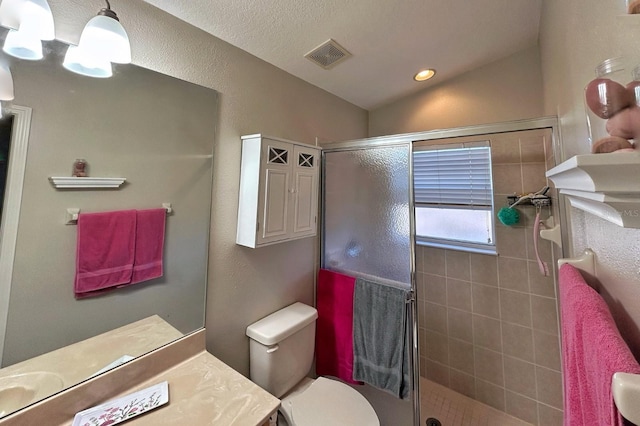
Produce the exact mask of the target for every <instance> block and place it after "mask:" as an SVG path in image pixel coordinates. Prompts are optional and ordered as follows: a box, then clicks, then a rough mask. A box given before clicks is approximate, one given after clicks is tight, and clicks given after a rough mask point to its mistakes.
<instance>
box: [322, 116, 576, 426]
mask: <svg viewBox="0 0 640 426" xmlns="http://www.w3.org/2000/svg"><path fill="white" fill-rule="evenodd" d="M537 129H551V138H552V145H551V146H552V149H553V156H554V158H555V159H556V161H557V162H558V164H559V163H560V162H562V161H564V160H565V153H564V150H563V149H562V144H561V141H560V133H559V126H558V119H557V117H552V116H550V117H540V118H534V119H526V120H515V121H508V122H500V123H490V124H481V125H475V126H465V127H456V128H451V129H438V130H428V131H424V132H415V133H403V134H398V135H390V136H376V137H371V138H365V139H357V140H349V141H344V142H336V143H332V144H330V145H329V146H327V147H322V166H323V168H322V170H324V164H325V154H326V153H329V152H340V151H356V150H367V149H372V148H391V147H405V146H408V147H409V150H408V151H409V176H407V179H409V232H410V235H409V243H410V244H411V247H410V253H411V259H410V267H411V271H410V280H411V300H410V307H411V308H410V309H409V322H410V324H411V339H412V341H411V347H412V351H411V360H410V363H411V365H412V369H413V370H412V388H411V391H412V395H413V401H412V402H413V424H414V426H419V425H420V354H419V347H418V318H417V307H416V294H417V293H416V266H415V258H416V253H415V250H416V241H415V238H416V230H415V202H414V193H413V142H416V141H425V140H433V139H447V138H456V137H464V136H482V135H488V134H495V133H506V132H517V131H524V130H537ZM325 183H326V182H325V174H324V173H322V174H321V188H320V195H321V196H322V200H323V199H324V192H325V188H326V186H325ZM321 206H322V207H321V211H320V227H321V228H320V229H321V232H320V265H324V261H325V259H324V253H325V238H324V234H325V206H324V203H323V202H321ZM558 211H559V212H560V216H561V217H560V223H562V224H566V223H568V222H567V220H566V219H567V217H566V215H567V206H566V202H565V200H564V197H559V209H558ZM566 228H567V227H566V226H563V227H562V228H561V231H562V232H561V234H562V249H561V250H562V253H564V252H566V250H567V249H568V248H569V238H568V235H569V233H568V230H567V229H566ZM314 294H315V292H314Z"/></svg>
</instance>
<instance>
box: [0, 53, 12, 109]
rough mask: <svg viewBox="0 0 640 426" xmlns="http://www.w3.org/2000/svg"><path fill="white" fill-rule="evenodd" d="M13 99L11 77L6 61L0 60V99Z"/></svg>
mask: <svg viewBox="0 0 640 426" xmlns="http://www.w3.org/2000/svg"><path fill="white" fill-rule="evenodd" d="M11 100H13V77H12V76H11V70H10V69H9V66H8V65H7V64H6V63H3V62H0V101H11Z"/></svg>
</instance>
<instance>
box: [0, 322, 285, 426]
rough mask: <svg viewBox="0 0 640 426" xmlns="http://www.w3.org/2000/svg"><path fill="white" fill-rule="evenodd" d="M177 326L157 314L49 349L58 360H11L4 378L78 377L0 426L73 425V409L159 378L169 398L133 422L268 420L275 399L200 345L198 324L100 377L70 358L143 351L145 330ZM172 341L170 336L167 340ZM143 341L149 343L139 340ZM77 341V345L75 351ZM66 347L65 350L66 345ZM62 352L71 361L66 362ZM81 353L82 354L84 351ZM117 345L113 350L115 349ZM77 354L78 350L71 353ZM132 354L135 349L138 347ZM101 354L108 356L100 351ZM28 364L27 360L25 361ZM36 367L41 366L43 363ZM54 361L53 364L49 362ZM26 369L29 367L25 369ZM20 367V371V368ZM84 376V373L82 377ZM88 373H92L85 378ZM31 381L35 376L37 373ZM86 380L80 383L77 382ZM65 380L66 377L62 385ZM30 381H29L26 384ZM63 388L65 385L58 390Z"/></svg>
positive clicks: (259, 425)
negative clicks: (166, 386) (140, 346)
mask: <svg viewBox="0 0 640 426" xmlns="http://www.w3.org/2000/svg"><path fill="white" fill-rule="evenodd" d="M173 333H178V331H177V330H175V329H173V330H172V327H171V326H170V325H169V324H167V323H166V322H164V321H163V320H162V319H160V318H159V317H157V316H153V317H150V318H147V319H144V320H142V321H138V322H136V323H134V324H131V325H130V326H125V327H122V328H121V329H118V330H114V331H113V332H110V333H106V336H97V337H95V338H92V339H88V340H87V341H84V342H80V343H78V344H75V345H71V346H72V347H73V348H71V347H68V348H62V349H60V350H58V351H54V353H52V354H46V355H43V357H44V356H47V355H49V356H50V357H55V358H57V359H59V360H60V361H61V363H60V364H51V363H46V364H43V363H41V360H39V359H38V358H36V359H34V360H29V361H26V362H25V363H21V364H23V365H20V364H18V365H16V366H15V368H16V369H17V370H16V371H13V370H12V372H7V373H6V375H5V372H4V371H3V376H7V377H8V376H11V375H13V376H15V375H19V374H27V373H28V374H31V373H41V374H44V375H47V376H48V375H54V376H57V377H59V378H60V379H61V380H63V382H64V381H65V380H79V381H81V382H80V383H79V384H77V385H75V386H73V387H71V388H68V389H67V390H64V391H62V392H60V393H58V394H56V395H54V396H52V397H49V398H47V399H44V400H42V401H40V402H37V403H35V404H33V405H31V406H29V407H27V408H24V409H22V410H20V411H17V412H15V413H13V414H11V415H8V416H6V417H3V418H0V426H19V425H31V424H34V425H35V424H38V425H71V424H72V422H73V417H74V415H75V414H76V413H77V412H79V411H82V410H85V409H88V408H91V407H93V406H96V405H99V404H102V403H104V402H107V401H109V400H112V399H115V398H118V397H121V396H124V395H128V394H130V393H132V392H136V391H138V390H141V389H145V388H147V387H149V386H152V385H155V384H157V383H160V382H163V381H167V382H168V383H169V403H168V404H166V405H163V406H161V407H159V408H157V409H154V410H152V411H149V412H148V413H146V414H144V415H141V416H139V417H136V418H134V419H130V420H128V422H127V423H128V424H135V425H140V426H143V425H148V426H151V425H154V426H156V425H174V424H175V425H183V424H187V425H225V426H230V425H247V426H263V425H268V424H269V417H270V416H271V415H272V414H274V413H275V412H276V411H277V409H278V407H279V405H280V401H279V400H278V399H277V398H275V397H274V396H272V395H271V394H269V393H268V392H266V391H265V390H263V389H262V388H260V387H259V386H257V385H256V384H254V383H253V382H251V381H250V380H249V379H247V378H246V377H244V376H243V375H241V374H240V373H238V372H237V371H235V370H233V369H232V368H231V367H229V366H227V365H226V364H224V363H223V362H222V361H220V360H218V359H217V358H216V357H214V356H213V355H211V354H210V353H208V352H207V351H206V350H205V330H204V329H201V330H199V331H196V332H194V333H192V334H189V335H187V336H185V337H182V338H179V339H178V340H175V341H173V342H172V343H168V344H166V345H165V346H162V347H160V348H159V349H156V350H153V351H152V352H149V353H147V354H146V355H142V356H138V357H137V358H135V359H133V360H130V361H128V362H126V363H123V364H122V365H120V366H118V367H116V368H113V369H111V370H109V371H107V372H105V373H102V374H100V375H97V376H94V377H90V375H91V374H93V373H95V371H93V373H91V374H90V373H89V371H88V370H92V369H93V367H87V366H86V365H87V363H84V364H85V365H84V366H82V367H81V369H82V370H84V371H82V372H81V373H80V372H79V371H78V369H77V368H76V365H75V364H80V363H78V362H76V363H74V362H73V357H75V358H76V361H77V359H78V357H82V356H83V355H85V356H89V354H91V353H93V354H94V355H95V354H99V353H100V352H106V353H107V355H106V357H107V358H113V357H114V356H116V355H118V354H122V353H123V351H124V352H131V351H136V350H140V349H138V348H135V347H133V346H129V345H135V342H136V341H144V340H145V336H148V335H150V334H152V335H154V337H153V338H152V339H150V340H154V341H156V340H157V339H158V338H162V337H160V336H165V337H167V338H168V337H169V336H170V335H172V334H173ZM171 340H173V339H170V340H167V341H171ZM143 344H147V343H145V342H143ZM78 345H80V347H81V349H80V350H78ZM69 348H70V349H69ZM65 350H67V352H66V355H67V356H68V357H70V358H71V359H69V360H67V361H66V362H65V361H64V359H63V358H64V357H65V354H64V353H65ZM81 351H84V352H81ZM114 351H115V352H114ZM74 354H75V355H74ZM134 355H139V354H138V353H136V354H134ZM102 356H103V358H104V357H105V355H102ZM27 363H32V364H31V365H30V367H29V366H27V365H26V364H27ZM39 366H41V367H42V368H40V367H39ZM52 366H53V367H52ZM29 368H31V369H30V370H28V369H29ZM18 371H19V372H20V373H18ZM81 377H82V378H81ZM88 377H89V378H88ZM34 379H36V377H34ZM82 380H84V381H82ZM69 384H70V383H68V382H64V387H65V388H66V387H67V386H68V385H69ZM27 385H28V384H27ZM60 389H62V387H61V388H60Z"/></svg>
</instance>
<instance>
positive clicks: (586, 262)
mask: <svg viewBox="0 0 640 426" xmlns="http://www.w3.org/2000/svg"><path fill="white" fill-rule="evenodd" d="M565 263H568V264H569V265H571V266H573V267H575V268H577V269H580V270H581V271H583V272H586V273H588V274H590V275H592V276H595V275H596V254H595V253H594V252H593V250H591V249H589V248H588V249H586V250H585V251H584V252H583V253H582V254H581V255H580V256H578V257H574V258H568V259H558V268H559V267H560V266H562V265H564V264H565Z"/></svg>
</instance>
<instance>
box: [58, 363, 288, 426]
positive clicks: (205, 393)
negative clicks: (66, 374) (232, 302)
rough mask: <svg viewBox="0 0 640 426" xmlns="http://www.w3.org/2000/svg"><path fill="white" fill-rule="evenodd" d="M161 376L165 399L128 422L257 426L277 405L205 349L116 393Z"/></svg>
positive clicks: (152, 425) (136, 425)
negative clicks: (165, 383)
mask: <svg viewBox="0 0 640 426" xmlns="http://www.w3.org/2000/svg"><path fill="white" fill-rule="evenodd" d="M165 380H166V381H167V382H169V403H168V404H167V405H164V406H161V407H159V408H156V409H154V410H151V411H149V412H148V413H146V414H144V415H142V416H140V417H137V418H135V419H132V420H130V422H131V425H132V426H158V425H194V426H196V425H197V426H204V425H220V426H232V425H237V426H244V425H246V426H261V425H264V424H268V418H269V416H270V415H271V414H272V413H274V412H275V411H276V410H277V409H278V406H279V405H280V400H279V399H277V398H276V397H274V396H273V395H271V394H269V393H268V392H266V391H265V390H263V389H262V388H261V387H259V386H258V385H256V384H255V383H253V382H251V381H250V380H249V379H247V378H246V377H244V376H243V375H242V374H240V373H238V372H237V371H235V370H233V369H232V368H230V367H229V366H228V365H226V364H225V363H223V362H222V361H220V360H219V359H218V358H216V357H215V356H213V355H211V354H210V353H208V352H206V351H203V352H201V353H199V354H197V355H196V356H194V357H192V358H190V359H188V360H186V361H184V362H182V363H180V364H178V365H176V366H175V367H173V368H170V369H169V370H167V371H165V372H163V373H162V374H159V375H158V376H155V377H153V378H152V379H150V380H148V381H146V382H144V383H140V384H138V385H136V386H135V387H132V388H131V389H130V390H128V391H127V392H125V393H123V394H122V395H119V396H124V395H127V394H129V393H132V392H135V391H138V390H141V389H144V388H147V387H149V386H153V385H155V384H158V383H160V382H163V381H165ZM68 425H71V422H69V423H68Z"/></svg>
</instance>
